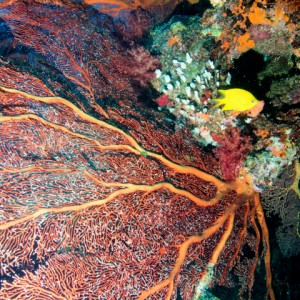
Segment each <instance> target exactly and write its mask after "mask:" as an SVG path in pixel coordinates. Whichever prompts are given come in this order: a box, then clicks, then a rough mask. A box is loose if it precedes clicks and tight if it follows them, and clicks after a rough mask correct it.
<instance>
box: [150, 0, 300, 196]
mask: <svg viewBox="0 0 300 300" xmlns="http://www.w3.org/2000/svg"><path fill="white" fill-rule="evenodd" d="M216 2H217V1H216ZM218 3H219V2H218ZM213 4H214V6H215V8H214V10H207V11H206V12H205V15H204V16H203V17H202V18H200V17H198V16H196V17H190V18H181V17H173V18H172V19H171V20H170V21H169V23H167V24H163V25H162V26H160V27H157V28H156V29H154V30H153V31H152V32H151V38H152V45H151V47H150V48H151V51H153V52H154V53H156V54H158V55H159V57H160V61H161V67H160V68H159V69H157V70H156V78H155V79H154V80H153V81H152V84H153V86H154V87H155V89H156V90H157V91H158V92H160V93H161V95H160V97H159V98H158V99H157V104H158V106H159V109H160V110H162V111H168V112H170V113H171V114H173V115H174V116H175V117H176V124H177V125H179V126H188V127H190V130H191V131H192V133H193V135H194V137H195V139H196V140H198V141H199V143H200V144H202V145H204V146H208V145H210V146H214V147H216V149H215V150H214V152H215V154H216V156H217V158H218V159H219V161H220V162H221V165H222V171H223V172H222V173H223V176H224V179H226V180H233V179H235V178H236V177H237V176H238V175H239V170H240V168H241V167H242V166H243V167H246V170H247V171H248V172H249V173H250V174H252V175H253V176H252V177H253V184H254V186H256V187H257V189H258V190H260V189H263V188H265V187H267V186H270V185H272V182H273V181H274V179H275V178H276V177H277V176H278V175H279V174H280V172H282V170H283V168H284V167H285V166H287V165H289V164H290V163H291V162H292V161H293V160H294V159H295V158H296V157H297V155H298V154H297V147H296V146H295V141H296V140H295V139H294V138H292V136H294V132H295V128H293V129H290V128H289V127H288V126H281V129H280V130H277V131H276V130H275V129H274V126H273V124H272V122H271V121H267V120H266V118H264V117H260V116H259V117H257V115H258V113H259V112H260V111H261V110H262V108H263V102H260V103H259V105H257V106H256V107H255V109H253V110H251V111H246V110H245V111H235V110H234V109H233V110H229V111H224V110H222V107H216V103H215V98H218V97H219V89H220V88H225V89H226V88H231V86H230V84H231V75H230V72H229V70H230V68H232V66H233V60H234V59H237V58H238V57H239V56H240V55H241V54H242V53H243V52H246V51H247V50H249V49H251V48H254V49H255V51H257V52H258V53H260V54H263V55H265V60H266V68H265V70H264V72H261V73H260V74H258V80H259V79H261V80H262V79H263V78H265V77H268V76H270V75H268V74H269V73H270V72H271V73H272V72H273V71H270V70H271V69H272V68H274V67H275V68H278V67H279V68H281V65H283V64H282V61H285V62H287V63H288V62H290V61H291V57H292V55H293V51H294V50H293V47H292V45H291V43H290V42H289V43H288V45H286V46H285V48H284V49H285V51H283V52H282V51H281V50H280V52H282V53H281V58H282V59H281V60H279V58H278V55H277V54H278V53H277V52H276V49H273V50H272V49H271V48H270V47H268V46H267V44H266V43H267V40H268V38H270V37H272V38H273V39H274V41H275V40H276V41H277V42H279V41H281V40H282V39H284V38H287V37H290V36H291V35H293V36H294V35H295V34H294V33H292V32H291V31H290V28H291V25H290V26H289V27H288V26H286V22H287V18H286V16H285V15H284V14H280V13H279V12H278V11H277V10H276V9H275V8H272V9H270V10H268V11H267V10H264V9H261V10H258V9H257V7H256V6H255V5H253V7H251V8H250V9H248V10H247V9H244V10H243V12H244V14H246V13H247V16H244V15H243V16H244V17H245V18H246V17H247V18H250V21H251V20H252V21H251V22H250V25H251V28H248V31H245V28H246V27H245V26H246V23H245V24H244V23H243V24H240V23H236V24H235V25H234V26H233V27H232V28H229V27H228V24H226V20H228V17H226V13H225V12H224V10H225V9H226V8H227V9H228V7H229V6H228V5H229V4H228V3H227V2H226V5H225V4H224V3H223V2H222V1H220V3H219V5H218V4H217V3H215V2H214V3H213ZM239 5H240V4H238V3H237V2H235V1H233V2H232V7H230V9H231V10H232V11H234V12H235V11H236V10H237V9H238V6H239ZM225 6H226V7H225ZM259 13H261V14H263V19H262V20H263V21H264V23H263V24H262V25H261V24H259V26H258V23H257V22H258V21H257V19H256V16H257V14H259ZM272 13H274V14H273V15H272ZM275 13H276V14H275ZM217 16H220V20H217V19H216V18H217ZM229 20H230V22H234V20H235V18H234V17H233V18H230V19H229ZM227 22H228V21H227ZM242 25H243V26H244V27H243V26H242ZM242 28H244V30H242ZM276 28H277V29H278V28H280V31H278V30H277V29H276ZM229 30H230V32H231V34H236V35H235V36H231V35H229V37H226V38H225V33H226V32H227V33H228V32H229ZM228 38H232V40H231V41H230V43H231V42H232V43H231V45H230V46H229V45H227V44H226V41H227V42H228V41H229V40H228ZM243 39H244V40H243ZM290 40H292V39H290ZM234 41H235V42H234ZM252 42H253V45H252V46H251V47H250V43H252ZM243 43H244V44H245V45H244V44H243ZM234 45H235V46H234ZM243 45H244V46H245V47H244V46H243ZM280 45H281V44H280ZM233 46H234V47H233ZM242 46H243V47H242ZM265 46H266V49H265V48H264V47H265ZM280 47H281V46H280ZM264 49H265V50H264ZM270 51H271V52H270ZM272 51H273V52H272ZM275 52H276V53H275ZM225 56H227V58H229V59H225V60H224V58H225ZM285 65H286V64H285ZM288 65H289V64H288ZM281 69H282V68H281ZM281 69H280V70H281ZM290 69H291V66H289V67H288V70H287V72H289V70H290ZM272 70H273V69H272ZM271 73H270V74H271ZM294 77H295V76H294ZM295 78H296V77H295ZM235 88H238V87H235ZM292 89H293V91H295V90H296V89H295V88H294V86H293V88H292ZM273 90H274V91H275V90H276V86H275V87H273V86H272V91H273ZM266 95H270V93H269V94H268V93H267V91H266ZM295 95H296V96H294V98H295V97H297V93H295ZM287 97H292V95H291V93H289V96H286V98H287ZM294 98H293V100H290V103H297V100H294ZM266 99H267V98H266ZM288 99H290V98H288ZM264 130H268V134H267V135H266V136H263V135H261V133H262V132H263V131H264ZM244 132H247V134H248V136H247V134H245V133H244ZM250 135H252V137H250Z"/></svg>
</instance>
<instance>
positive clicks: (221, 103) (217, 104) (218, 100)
mask: <svg viewBox="0 0 300 300" xmlns="http://www.w3.org/2000/svg"><path fill="white" fill-rule="evenodd" d="M211 101H212V102H213V103H214V104H215V106H214V107H219V106H221V105H223V104H224V103H223V101H222V99H211Z"/></svg>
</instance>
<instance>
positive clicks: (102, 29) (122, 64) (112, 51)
mask: <svg viewBox="0 0 300 300" xmlns="http://www.w3.org/2000/svg"><path fill="white" fill-rule="evenodd" d="M0 16H1V17H2V18H3V20H5V21H6V23H3V24H2V25H1V27H0V34H1V37H2V38H1V44H0V45H1V48H2V50H1V52H2V53H4V55H5V56H6V59H7V60H8V61H10V63H11V64H13V65H15V66H17V67H19V68H20V69H22V70H24V71H30V72H32V70H33V72H34V73H35V74H37V76H39V77H41V78H42V79H43V81H44V82H47V86H48V87H50V88H51V89H52V90H55V91H56V93H57V94H59V95H61V96H62V97H65V98H68V99H70V100H71V101H72V102H73V103H76V104H77V105H79V106H81V108H82V109H84V110H85V109H91V108H93V110H95V111H96V112H99V113H100V114H102V115H104V116H105V117H108V115H107V114H106V113H105V111H104V110H103V109H102V107H101V106H99V105H98V103H99V102H101V100H103V99H104V100H106V99H108V98H110V97H113V98H115V99H122V98H125V97H130V98H131V99H135V98H137V94H136V91H134V89H133V85H136V83H137V82H139V83H141V84H143V85H145V84H146V82H147V80H149V79H150V78H151V77H152V76H153V74H154V73H153V72H152V71H154V69H155V59H153V58H152V57H151V55H150V53H148V52H147V51H146V50H142V47H138V48H137V49H136V48H134V49H132V51H128V50H127V48H125V47H123V45H122V43H121V42H120V40H119V39H118V38H117V37H116V36H115V35H114V34H113V28H114V27H113V26H114V24H113V21H112V19H111V18H110V17H108V16H105V15H103V14H101V13H98V12H97V11H92V12H87V11H85V10H84V9H83V8H81V9H78V6H76V5H73V4H70V5H68V6H62V4H61V5H60V6H58V5H57V6H48V5H42V4H41V3H37V2H35V1H32V0H28V1H17V2H16V3H14V4H13V6H7V7H2V9H1V11H0ZM57 28H60V30H57ZM45 36H47V37H48V38H45ZM24 49H26V50H24ZM138 55H140V57H138ZM141 64H143V66H142V68H141ZM55 78H57V79H59V83H58V82H57V80H55ZM102 103H103V102H102ZM104 105H105V101H104Z"/></svg>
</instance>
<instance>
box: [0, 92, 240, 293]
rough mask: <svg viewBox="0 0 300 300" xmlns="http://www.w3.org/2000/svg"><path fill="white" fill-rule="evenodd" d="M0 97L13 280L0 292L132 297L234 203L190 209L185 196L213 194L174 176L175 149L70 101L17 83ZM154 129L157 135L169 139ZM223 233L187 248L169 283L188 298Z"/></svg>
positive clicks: (7, 266) (200, 183) (6, 265)
mask: <svg viewBox="0 0 300 300" xmlns="http://www.w3.org/2000/svg"><path fill="white" fill-rule="evenodd" d="M2 91H3V90H2ZM2 95H3V99H4V98H5V97H4V95H5V96H6V102H5V103H6V104H5V105H6V110H5V111H4V116H2V119H1V131H0V134H1V147H0V149H1V155H0V157H1V161H0V166H1V173H0V174H1V182H2V186H3V187H5V188H2V189H1V206H2V207H3V210H2V218H1V225H0V229H1V236H0V239H1V251H2V253H3V255H2V256H1V266H2V268H1V275H2V276H11V277H12V278H14V281H13V282H6V281H5V282H3V285H2V290H1V291H0V295H1V297H2V298H3V297H6V296H8V295H10V296H12V295H17V296H19V297H22V295H26V296H29V297H32V299H36V298H35V297H37V295H39V296H40V297H43V295H44V293H45V292H44V291H45V289H47V290H50V291H51V293H53V295H69V296H70V295H72V297H73V299H84V298H85V297H89V295H91V294H93V295H94V296H97V295H98V296H101V297H103V298H105V299H114V298H112V297H111V295H112V294H111V293H112V290H114V297H119V298H122V299H129V298H130V297H132V298H133V299H135V298H137V297H138V296H139V295H140V294H141V292H142V291H147V290H148V289H151V287H153V286H155V285H157V284H159V283H160V282H162V281H164V280H168V278H169V276H170V272H171V271H172V269H173V268H174V265H175V264H176V260H177V259H178V255H179V252H178V251H179V249H180V248H179V246H180V245H181V244H182V243H184V242H185V241H187V239H188V238H189V237H190V236H194V235H198V234H200V233H201V232H203V231H205V229H206V228H208V227H210V226H212V224H213V223H214V222H216V220H217V219H218V217H220V216H221V215H222V214H224V213H225V211H226V209H227V208H228V206H229V205H230V203H231V202H232V201H233V200H234V199H235V195H232V197H230V198H228V197H227V198H226V197H225V198H224V200H222V201H218V202H217V203H216V204H205V203H203V205H201V204H199V203H198V204H197V201H198V200H193V198H192V196H195V197H197V199H198V197H199V199H202V198H204V200H203V199H202V200H201V201H205V199H211V198H213V197H214V196H215V195H216V193H218V191H217V189H216V187H215V185H214V184H212V183H211V182H209V181H207V180H203V179H201V178H199V175H197V176H198V177H197V176H195V175H188V174H186V175H185V174H181V171H179V172H178V170H177V167H176V166H180V165H177V163H176V159H175V160H174V161H172V160H171V159H172V154H173V153H176V150H175V149H173V151H171V152H170V153H168V150H166V153H167V154H168V158H166V160H161V159H160V158H159V157H155V156H151V155H150V154H149V153H148V155H141V154H138V153H139V152H137V151H136V150H134V149H135V148H134V147H136V146H135V144H134V143H133V141H132V140H131V139H130V136H128V135H126V134H125V133H124V132H123V131H120V130H119V129H118V128H116V127H113V126H111V125H109V124H108V123H104V122H101V121H98V120H96V119H94V118H91V117H90V116H88V115H85V114H83V113H80V111H79V110H78V109H77V108H76V107H74V106H72V104H71V103H69V102H67V101H63V100H62V99H58V98H55V97H53V98H52V99H51V101H50V103H47V101H48V100H47V98H38V97H35V98H34V97H30V96H29V95H26V96H21V94H19V93H18V92H16V91H15V90H9V91H8V90H6V92H5V93H3V94H2ZM16 96H17V97H18V101H17V103H19V104H18V105H19V106H21V99H22V97H23V101H24V106H23V109H24V111H23V114H21V115H19V114H18V113H17V114H13V112H14V111H16V112H18V109H19V106H18V105H17V106H14V104H13V101H9V99H13V97H16ZM3 101H4V100H3ZM8 107H9V109H8ZM29 109H30V111H29ZM26 110H28V111H26ZM6 111H9V113H8V114H6ZM136 113H137V112H135V113H134V114H136ZM5 116H6V117H5ZM153 130H154V129H153ZM159 132H160V141H161V142H162V141H163V140H168V139H169V137H168V136H167V135H163V132H162V131H159ZM102 137H103V138H102ZM147 139H148V141H149V142H150V137H148V138H147ZM177 139H178V140H179V136H178V137H177ZM102 142H103V143H102ZM162 144H164V142H162ZM177 144H179V143H177ZM161 151H162V152H163V149H161ZM177 151H179V149H177ZM180 151H183V150H182V149H180ZM141 153H142V152H141ZM153 153H155V152H153ZM181 153H182V152H181ZM182 155H184V153H182ZM170 163H172V164H170ZM167 164H169V166H167ZM173 164H175V165H173ZM192 168H195V167H192ZM206 168H208V166H206ZM195 169H196V168H195ZM188 171H190V170H189V169H188ZM168 178H169V179H170V180H169V181H168ZM171 179H172V180H171ZM172 181H174V185H172ZM173 187H174V188H173ZM182 191H184V192H185V193H186V192H189V193H190V194H183V193H182ZM230 199H231V200H230ZM195 201H196V202H195ZM199 201H200V200H199ZM204 204H205V205H204ZM221 236H222V231H221V232H219V233H218V232H216V233H215V234H214V238H211V239H209V242H208V241H206V243H207V248H206V246H205V244H202V245H201V243H198V244H197V243H195V244H192V245H193V247H192V248H191V249H189V252H188V253H187V255H186V259H185V260H184V261H183V262H184V263H183V265H182V268H181V271H178V274H180V277H178V278H177V277H176V280H175V281H174V284H175V286H178V287H180V293H181V294H182V295H186V296H185V297H190V296H191V295H192V293H193V286H194V284H195V282H197V281H198V280H199V275H200V274H201V272H203V271H204V269H205V266H206V264H207V261H209V259H210V258H211V256H212V253H213V249H215V248H216V247H217V245H218V242H219V240H220V238H221ZM202 247H204V250H203V251H204V254H203V255H205V257H206V258H205V259H204V258H203V259H201V256H199V255H200V254H199V253H198V250H199V251H200V249H202ZM193 249H195V250H194V251H193ZM197 249H198V250H197ZM203 251H202V252H203ZM202 252H201V253H202ZM4 253H5V254H4ZM190 265H192V266H193V268H192V269H190ZM63 266H64V267H63ZM75 266H76V267H75ZM21 270H22V272H21ZM33 270H35V271H34V274H33V273H32V272H33ZM20 272H21V273H20ZM16 273H17V274H22V275H16ZM71 278H72V279H71ZM74 278H76V279H75V282H74ZM28 281H30V284H28ZM116 282H118V284H117V285H116V284H115V283H116ZM15 285H16V286H18V288H14V287H15ZM36 290H38V292H37V293H36V292H34V291H36ZM165 290H166V292H163V291H165ZM169 290H170V287H169V288H164V289H162V290H158V291H157V295H159V296H157V295H156V293H153V296H152V297H154V298H153V299H156V298H157V299H158V298H159V297H160V295H162V294H166V293H167V292H169ZM175 291H176V289H175V287H174V289H173V290H172V295H175V294H174V293H175ZM33 295H35V296H33ZM155 295H156V296H155ZM187 295H188V296H187ZM186 299H188V298H186Z"/></svg>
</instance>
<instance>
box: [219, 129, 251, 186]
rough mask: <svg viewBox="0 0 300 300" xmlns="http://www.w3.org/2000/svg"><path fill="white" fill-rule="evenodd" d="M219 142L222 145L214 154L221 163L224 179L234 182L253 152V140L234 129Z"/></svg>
mask: <svg viewBox="0 0 300 300" xmlns="http://www.w3.org/2000/svg"><path fill="white" fill-rule="evenodd" d="M217 142H218V143H219V144H220V145H219V146H218V147H217V148H216V149H215V150H214V152H215V154H216V156H217V158H218V160H219V161H220V164H221V169H222V174H223V176H224V179H225V180H233V179H235V178H236V177H237V176H238V175H239V170H240V167H241V166H242V164H243V162H244V160H245V158H246V156H247V155H248V154H249V153H250V152H251V138H250V137H249V136H241V131H240V129H239V128H234V129H232V130H230V131H227V132H226V133H225V134H224V135H223V136H222V137H218V138H217Z"/></svg>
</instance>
